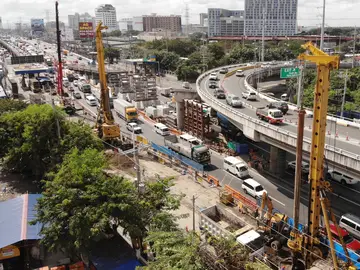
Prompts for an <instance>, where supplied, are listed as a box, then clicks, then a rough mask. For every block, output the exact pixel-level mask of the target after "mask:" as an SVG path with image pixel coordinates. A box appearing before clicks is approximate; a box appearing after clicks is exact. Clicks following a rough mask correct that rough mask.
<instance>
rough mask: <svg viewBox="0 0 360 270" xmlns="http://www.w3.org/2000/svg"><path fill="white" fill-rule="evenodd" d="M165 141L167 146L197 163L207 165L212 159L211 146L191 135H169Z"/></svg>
mask: <svg viewBox="0 0 360 270" xmlns="http://www.w3.org/2000/svg"><path fill="white" fill-rule="evenodd" d="M190 137H191V138H190ZM164 141H165V146H167V147H168V148H170V149H171V150H173V151H175V152H177V153H179V154H181V155H183V156H185V157H187V158H190V159H192V160H193V161H195V162H197V163H200V164H203V165H206V164H209V163H210V161H211V158H210V150H209V148H208V147H207V146H205V145H203V144H202V143H201V141H200V140H198V139H196V138H195V137H193V136H191V135H188V134H183V135H180V136H179V137H178V136H176V135H168V136H165V138H164Z"/></svg>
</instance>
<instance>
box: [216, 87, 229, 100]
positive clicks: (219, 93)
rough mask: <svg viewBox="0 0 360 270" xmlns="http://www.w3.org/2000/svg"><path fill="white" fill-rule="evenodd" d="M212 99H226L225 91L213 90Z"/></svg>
mask: <svg viewBox="0 0 360 270" xmlns="http://www.w3.org/2000/svg"><path fill="white" fill-rule="evenodd" d="M214 97H216V98H219V99H224V98H226V96H225V91H224V90H222V89H220V88H217V89H215V90H214Z"/></svg>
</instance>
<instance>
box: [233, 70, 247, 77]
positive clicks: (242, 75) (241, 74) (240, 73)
mask: <svg viewBox="0 0 360 270" xmlns="http://www.w3.org/2000/svg"><path fill="white" fill-rule="evenodd" d="M235 75H236V77H244V76H245V74H244V71H243V70H241V69H238V70H237V71H236V73H235Z"/></svg>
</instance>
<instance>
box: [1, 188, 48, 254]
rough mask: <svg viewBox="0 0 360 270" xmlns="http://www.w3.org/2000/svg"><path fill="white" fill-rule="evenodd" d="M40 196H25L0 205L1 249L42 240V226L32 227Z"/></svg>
mask: <svg viewBox="0 0 360 270" xmlns="http://www.w3.org/2000/svg"><path fill="white" fill-rule="evenodd" d="M40 196H41V195H40V194H24V195H22V196H19V197H16V198H14V199H11V200H7V201H4V202H1V203H0V232H1V233H2V234H1V237H0V248H3V247H5V246H8V245H11V244H14V243H17V242H19V241H22V240H36V239H40V238H41V236H40V235H39V233H40V229H41V226H42V225H41V224H36V225H30V224H29V222H30V221H32V220H33V219H34V218H35V215H36V210H35V209H34V208H35V205H36V202H37V199H38V198H39V197H40Z"/></svg>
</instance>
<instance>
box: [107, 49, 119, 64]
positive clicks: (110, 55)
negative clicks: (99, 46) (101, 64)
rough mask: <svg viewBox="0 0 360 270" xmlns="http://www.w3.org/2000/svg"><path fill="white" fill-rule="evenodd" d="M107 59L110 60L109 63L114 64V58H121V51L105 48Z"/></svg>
mask: <svg viewBox="0 0 360 270" xmlns="http://www.w3.org/2000/svg"><path fill="white" fill-rule="evenodd" d="M104 54H105V58H107V59H109V63H110V64H113V63H114V58H120V51H119V50H118V49H116V48H111V47H109V48H104Z"/></svg>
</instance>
